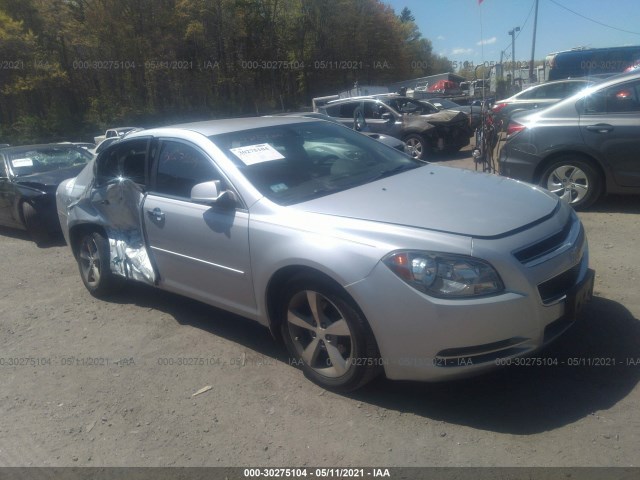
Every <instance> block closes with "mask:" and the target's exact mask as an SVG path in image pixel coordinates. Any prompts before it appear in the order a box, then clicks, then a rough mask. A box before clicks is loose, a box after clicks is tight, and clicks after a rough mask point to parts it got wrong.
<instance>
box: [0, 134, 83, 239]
mask: <svg viewBox="0 0 640 480" xmlns="http://www.w3.org/2000/svg"><path fill="white" fill-rule="evenodd" d="M91 158H92V155H91V154H90V153H89V152H87V151H86V150H84V149H82V148H79V147H76V146H74V145H60V144H49V145H26V146H21V147H9V148H3V149H2V150H0V224H1V225H4V226H7V227H12V228H19V229H23V230H25V229H26V230H27V231H28V232H29V234H30V235H31V238H33V240H34V241H35V242H37V243H42V242H45V241H46V240H47V239H48V237H49V234H50V233H52V232H59V231H60V224H59V223H58V215H57V213H56V206H55V191H56V188H57V187H58V184H59V183H60V182H61V181H62V180H65V179H68V178H71V177H75V176H76V175H77V174H78V172H80V170H81V169H82V168H84V166H85V165H86V164H87V162H88V161H89V160H91Z"/></svg>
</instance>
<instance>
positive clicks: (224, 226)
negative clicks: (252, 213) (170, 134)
mask: <svg viewBox="0 0 640 480" xmlns="http://www.w3.org/2000/svg"><path fill="white" fill-rule="evenodd" d="M156 152H157V153H156V154H155V158H154V160H153V168H152V170H153V175H152V182H151V188H150V190H149V193H148V195H147V197H146V199H145V202H144V206H143V216H144V224H145V229H146V234H147V239H148V242H149V246H150V250H151V255H152V256H153V258H154V260H155V264H156V266H157V269H158V272H159V274H160V284H161V286H162V287H163V288H166V289H167V290H171V291H174V292H177V293H180V294H183V295H186V296H188V297H191V298H195V299H197V300H201V301H204V302H206V303H209V304H213V305H218V306H221V307H223V308H225V309H228V310H233V311H236V312H238V313H245V312H246V313H248V312H251V311H255V297H254V293H253V283H252V277H251V264H250V256H249V231H248V228H249V213H248V211H247V210H246V208H244V207H243V206H242V205H238V206H237V208H232V209H228V208H227V209H223V208H219V207H215V206H213V207H212V206H210V205H204V204H201V203H196V202H193V201H191V199H190V195H191V188H192V187H193V186H194V185H196V184H198V183H202V182H206V181H211V180H219V181H220V184H221V187H222V189H228V188H232V187H231V185H229V183H228V181H227V180H226V178H225V177H224V176H223V174H222V173H221V172H220V170H219V169H218V168H217V167H216V166H215V164H214V162H213V161H212V159H211V158H209V156H208V155H207V154H206V153H205V152H204V151H203V150H201V149H200V148H198V147H197V146H196V145H194V144H191V143H188V142H185V141H182V140H178V139H160V143H159V145H158V148H157V149H156ZM222 189H221V190H222ZM238 198H239V197H238Z"/></svg>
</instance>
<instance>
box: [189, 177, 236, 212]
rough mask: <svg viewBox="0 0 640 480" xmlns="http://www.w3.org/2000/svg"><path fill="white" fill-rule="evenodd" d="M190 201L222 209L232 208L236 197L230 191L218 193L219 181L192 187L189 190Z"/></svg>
mask: <svg viewBox="0 0 640 480" xmlns="http://www.w3.org/2000/svg"><path fill="white" fill-rule="evenodd" d="M191 200H192V201H193V202H197V203H204V204H206V205H216V206H219V207H223V208H233V207H235V205H236V203H237V198H236V195H235V193H233V192H232V191H231V190H224V191H222V192H221V191H220V180H212V181H210V182H203V183H198V184H197V185H194V186H193V188H192V189H191Z"/></svg>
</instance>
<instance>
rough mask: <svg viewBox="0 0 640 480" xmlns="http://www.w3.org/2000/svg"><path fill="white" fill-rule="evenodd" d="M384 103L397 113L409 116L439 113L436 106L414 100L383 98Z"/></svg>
mask: <svg viewBox="0 0 640 480" xmlns="http://www.w3.org/2000/svg"><path fill="white" fill-rule="evenodd" d="M380 100H382V101H383V102H384V103H386V104H387V105H389V106H390V107H391V108H393V109H394V110H395V111H396V112H400V113H404V114H409V115H428V114H431V113H437V112H438V109H437V108H436V107H434V106H431V105H427V104H424V103H420V102H419V101H418V100H413V99H412V98H406V97H398V98H393V97H392V98H381V99H380Z"/></svg>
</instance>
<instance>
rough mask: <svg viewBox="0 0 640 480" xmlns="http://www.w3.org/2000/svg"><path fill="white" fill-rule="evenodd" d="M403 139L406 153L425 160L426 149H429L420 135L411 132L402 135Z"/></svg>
mask: <svg viewBox="0 0 640 480" xmlns="http://www.w3.org/2000/svg"><path fill="white" fill-rule="evenodd" d="M403 141H404V144H405V145H406V146H407V153H409V155H411V156H412V157H413V158H417V159H419V160H426V158H427V150H428V149H429V147H428V145H427V142H426V140H425V138H424V137H423V136H422V135H418V134H417V133H412V134H410V135H407V136H406V137H404V139H403Z"/></svg>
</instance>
